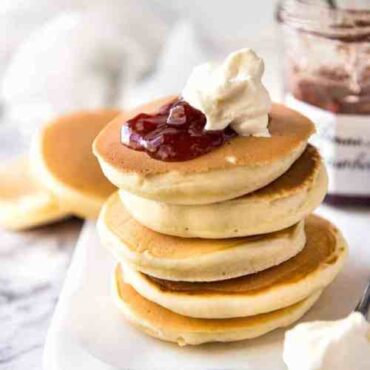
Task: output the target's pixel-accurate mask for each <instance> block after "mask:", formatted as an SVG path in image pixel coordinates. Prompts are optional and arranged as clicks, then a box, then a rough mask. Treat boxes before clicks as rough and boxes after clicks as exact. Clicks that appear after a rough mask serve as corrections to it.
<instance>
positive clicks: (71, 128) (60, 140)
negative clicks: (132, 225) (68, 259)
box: [31, 110, 119, 218]
mask: <svg viewBox="0 0 370 370" xmlns="http://www.w3.org/2000/svg"><path fill="white" fill-rule="evenodd" d="M118 113H119V112H118V111H116V110H99V111H86V112H78V113H73V114H69V115H65V116H62V117H59V118H58V119H56V120H54V121H52V122H51V123H49V124H47V125H46V126H44V127H43V128H42V129H41V130H40V133H39V135H37V136H36V137H35V140H34V142H33V145H32V150H31V164H32V166H33V171H34V172H35V174H36V176H37V177H38V178H39V179H40V181H42V182H43V185H44V186H46V187H47V188H48V189H49V190H50V191H51V192H52V193H54V194H55V195H56V196H57V197H58V199H59V201H60V203H61V204H62V205H63V207H64V209H65V210H66V211H68V212H70V213H73V214H75V215H77V216H81V217H87V218H95V217H97V215H98V213H99V210H100V207H101V205H102V204H103V203H104V201H105V200H106V198H107V197H108V196H109V195H110V194H111V193H112V192H113V191H114V190H115V187H114V186H113V185H112V184H111V183H110V182H109V181H108V180H107V179H106V178H105V177H104V175H103V173H102V172H101V169H100V166H99V164H98V162H97V160H96V158H95V157H94V155H93V154H92V149H91V146H92V143H93V140H94V139H95V137H96V135H97V134H98V133H99V132H100V131H101V129H102V128H103V127H104V126H105V125H106V124H107V123H108V122H109V121H111V120H112V119H113V118H114V117H115V116H116V115H117V114H118Z"/></svg>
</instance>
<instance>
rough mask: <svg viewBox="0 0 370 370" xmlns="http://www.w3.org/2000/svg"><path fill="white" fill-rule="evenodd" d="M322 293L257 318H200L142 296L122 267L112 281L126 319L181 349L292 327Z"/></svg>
mask: <svg viewBox="0 0 370 370" xmlns="http://www.w3.org/2000/svg"><path fill="white" fill-rule="evenodd" d="M320 294H321V291H317V292H315V293H314V294H312V295H311V296H310V297H308V298H306V299H304V300H303V301H301V302H298V303H296V304H294V305H292V306H289V307H286V308H282V309H280V310H277V311H273V312H268V313H264V314H260V315H256V316H249V317H237V318H232V319H197V318H192V317H187V316H182V315H179V314H177V313H175V312H172V311H170V310H168V309H166V308H164V307H162V306H159V305H158V304H156V303H153V302H151V301H149V300H147V299H145V298H144V297H142V296H141V295H140V294H138V293H137V292H136V291H135V289H133V288H132V287H131V286H130V285H129V284H126V283H125V282H124V281H123V277H122V271H121V268H120V266H117V268H116V270H115V274H114V279H113V298H114V301H115V303H116V305H117V307H118V309H119V310H120V311H121V312H122V313H123V315H124V316H125V317H126V318H127V320H128V321H130V322H131V323H132V324H133V325H135V326H136V327H137V328H138V329H140V330H142V331H143V332H145V333H146V334H148V335H151V336H153V337H156V338H158V339H161V340H165V341H169V342H174V343H177V344H178V345H180V346H185V345H197V344H202V343H208V342H233V341H238V340H244V339H251V338H256V337H259V336H261V335H263V334H266V333H268V332H270V331H272V330H275V329H277V328H282V327H286V326H289V325H291V324H292V323H293V322H295V321H297V320H298V319H299V318H301V317H302V316H303V315H304V314H305V313H306V312H307V311H308V310H309V309H310V308H311V307H312V306H313V305H314V303H315V302H316V301H317V300H318V298H319V297H320Z"/></svg>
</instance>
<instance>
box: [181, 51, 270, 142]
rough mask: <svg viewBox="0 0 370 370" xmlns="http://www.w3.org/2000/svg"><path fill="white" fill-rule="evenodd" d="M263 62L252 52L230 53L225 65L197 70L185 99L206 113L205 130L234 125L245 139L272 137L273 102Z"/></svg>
mask: <svg viewBox="0 0 370 370" xmlns="http://www.w3.org/2000/svg"><path fill="white" fill-rule="evenodd" d="M263 72H264V63H263V60H262V59H261V58H260V57H258V56H257V55H256V53H255V52H254V51H253V50H251V49H241V50H239V51H236V52H234V53H232V54H230V55H229V56H228V57H227V58H226V59H225V61H224V62H222V63H221V64H215V63H205V64H202V65H200V66H197V67H195V68H194V69H193V71H192V73H191V75H190V77H189V79H188V81H187V83H186V85H185V87H184V89H183V91H182V97H183V98H184V100H186V101H187V102H188V103H189V104H190V105H192V106H193V107H194V108H196V109H198V110H200V111H201V112H202V113H204V114H205V116H206V118H207V123H206V126H205V130H210V131H212V130H223V129H225V128H226V127H227V126H228V125H230V126H231V127H232V128H233V129H234V130H235V131H236V132H237V133H238V134H239V135H242V136H250V135H252V136H265V137H268V136H270V135H269V131H268V120H269V119H268V113H269V110H270V108H271V99H270V96H269V93H268V91H267V90H266V88H265V87H264V85H263V83H262V75H263Z"/></svg>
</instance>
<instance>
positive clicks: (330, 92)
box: [277, 0, 370, 205]
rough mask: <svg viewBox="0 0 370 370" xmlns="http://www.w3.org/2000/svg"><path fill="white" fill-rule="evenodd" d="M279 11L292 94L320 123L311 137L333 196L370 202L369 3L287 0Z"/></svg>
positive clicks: (291, 101)
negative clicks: (342, 5)
mask: <svg viewBox="0 0 370 370" xmlns="http://www.w3.org/2000/svg"><path fill="white" fill-rule="evenodd" d="M330 4H331V6H330ZM368 5H369V3H368ZM277 18H278V21H279V22H280V24H281V28H282V33H283V40H284V56H283V71H284V72H283V76H284V96H285V102H286V104H287V105H288V106H290V107H292V108H294V109H296V110H298V111H300V112H302V113H303V114H305V115H306V116H308V117H309V118H310V119H311V120H312V121H313V122H314V123H315V124H316V130H317V134H316V135H314V138H313V140H312V142H313V144H314V145H316V146H317V147H318V148H319V150H320V152H321V155H322V157H323V158H324V161H325V162H326V166H327V169H328V173H329V191H328V196H327V198H326V201H327V202H329V203H335V204H361V205H370V7H369V6H367V8H366V9H359V8H357V9H353V8H352V9H348V8H346V9H344V8H335V7H334V6H333V4H332V2H330V1H324V0H323V1H317V0H316V1H314V0H285V1H281V2H280V4H279V6H278V10H277Z"/></svg>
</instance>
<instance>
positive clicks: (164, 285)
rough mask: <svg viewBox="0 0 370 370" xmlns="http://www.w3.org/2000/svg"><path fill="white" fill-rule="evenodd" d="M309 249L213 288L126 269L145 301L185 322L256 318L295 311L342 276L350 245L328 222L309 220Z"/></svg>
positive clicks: (205, 283) (307, 221) (208, 284)
mask: <svg viewBox="0 0 370 370" xmlns="http://www.w3.org/2000/svg"><path fill="white" fill-rule="evenodd" d="M305 231H306V239H307V242H306V245H305V247H304V248H303V250H302V251H301V252H299V253H298V254H297V255H296V256H294V257H292V258H291V259H289V260H288V261H285V262H283V263H281V264H279V265H277V266H274V267H271V268H269V269H267V270H264V271H260V272H257V273H255V274H251V275H245V276H242V277H239V278H235V279H228V280H222V281H214V282H184V281H182V282H181V281H170V280H164V279H159V278H155V277H151V276H149V275H146V274H143V273H140V272H138V271H135V270H134V269H133V268H132V267H131V266H129V265H127V266H126V265H125V268H124V270H125V274H124V275H125V280H126V282H127V283H129V284H131V285H132V286H133V287H134V289H135V290H137V291H138V293H139V294H141V295H142V296H144V297H145V298H147V299H149V300H151V301H153V302H155V303H157V304H159V305H161V306H164V307H166V308H168V309H170V310H171V311H174V312H177V313H179V314H182V315H185V316H192V317H201V318H227V317H241V316H250V315H256V314H259V313H263V312H270V311H274V310H277V309H280V308H283V307H286V306H290V305H292V304H294V303H296V302H298V301H301V300H302V299H304V298H306V297H308V296H309V295H311V294H313V293H314V292H315V291H317V290H322V289H323V288H325V287H326V286H327V285H328V284H329V283H330V282H331V281H332V280H333V279H334V277H335V276H336V275H337V273H338V272H339V270H340V268H341V267H342V264H343V261H344V257H345V255H346V250H347V247H346V243H345V241H344V239H343V237H342V236H341V234H340V232H339V231H338V230H337V229H336V228H335V227H334V226H333V225H332V224H330V223H329V222H328V221H326V220H324V219H323V218H321V217H318V216H313V215H312V216H309V217H308V218H307V219H306V222H305Z"/></svg>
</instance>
